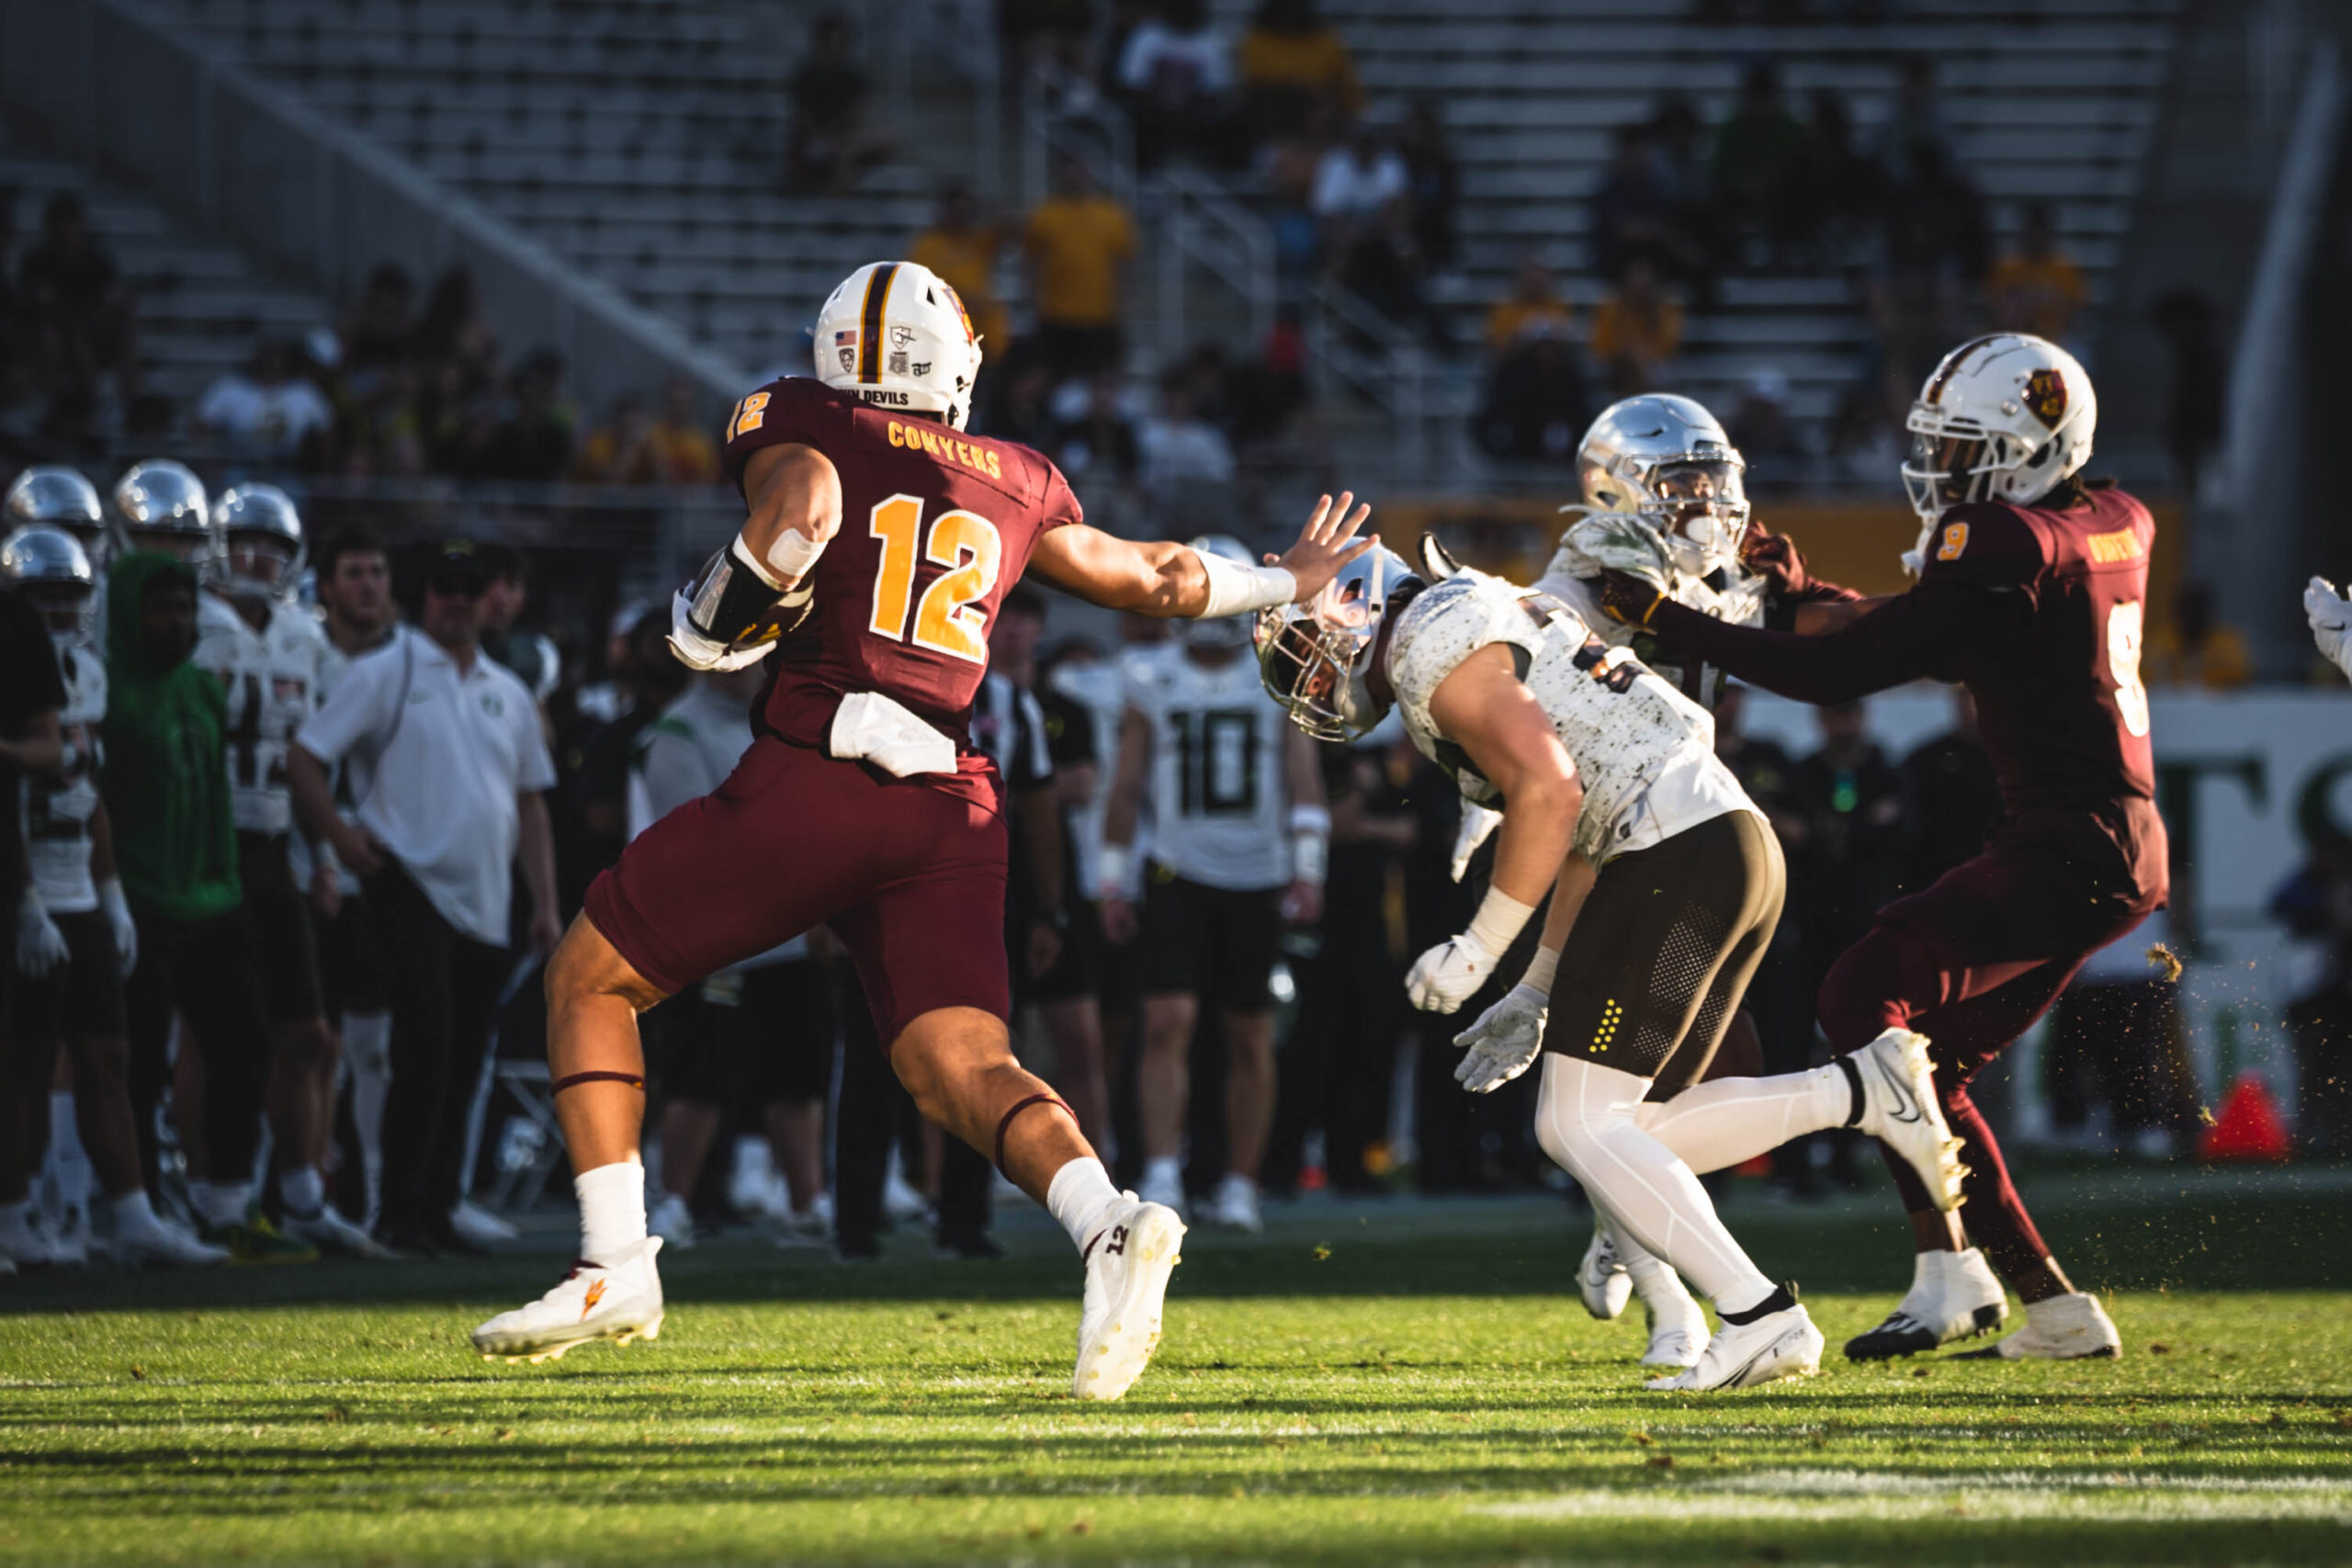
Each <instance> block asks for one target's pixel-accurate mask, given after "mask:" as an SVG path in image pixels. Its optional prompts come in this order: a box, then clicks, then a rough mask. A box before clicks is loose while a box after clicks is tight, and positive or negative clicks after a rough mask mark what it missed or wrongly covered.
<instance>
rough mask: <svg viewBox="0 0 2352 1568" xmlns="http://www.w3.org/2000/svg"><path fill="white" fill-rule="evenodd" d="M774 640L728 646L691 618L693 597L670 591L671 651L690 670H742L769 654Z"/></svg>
mask: <svg viewBox="0 0 2352 1568" xmlns="http://www.w3.org/2000/svg"><path fill="white" fill-rule="evenodd" d="M774 647H775V644H774V643H772V642H763V643H761V644H760V645H759V646H758V647H756V648H729V646H728V645H727V644H725V643H723V642H721V641H719V640H718V638H717V637H711V636H709V635H708V634H707V633H705V632H703V631H701V630H700V629H699V628H697V627H696V626H695V622H694V601H693V600H691V599H689V598H687V597H686V596H685V594H684V592H676V593H673V594H671V595H670V651H671V652H673V653H674V654H676V655H677V656H678V662H679V663H681V664H683V665H684V666H685V667H686V668H687V669H689V670H744V669H748V668H750V667H751V666H752V665H754V664H757V663H758V662H759V661H760V660H763V659H765V658H766V657H767V656H768V650H769V649H772V648H774Z"/></svg>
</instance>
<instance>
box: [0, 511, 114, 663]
mask: <svg viewBox="0 0 2352 1568" xmlns="http://www.w3.org/2000/svg"><path fill="white" fill-rule="evenodd" d="M0 583H6V585H7V586H9V587H10V588H13V589H15V590H16V591H17V592H19V593H22V594H23V595H24V596H25V598H26V599H27V600H28V601H29V602H30V603H31V604H32V605H33V607H34V608H35V609H37V610H39V611H40V616H41V619H42V620H43V621H45V622H47V623H48V625H49V635H50V637H51V639H52V640H54V641H58V642H75V641H79V640H81V639H83V638H85V637H88V636H89V635H90V630H91V627H92V626H94V625H95V624H96V618H97V601H98V574H97V571H96V569H94V568H93V567H92V566H91V565H90V556H89V552H88V551H86V550H85V549H84V548H83V547H82V542H81V541H80V540H79V539H76V538H75V537H74V536H73V535H71V534H69V533H67V532H66V531H65V529H64V528H63V527H62V526H60V525H57V524H55V523H28V524H25V525H23V526H21V527H19V528H16V529H13V530H11V531H10V532H9V534H8V536H7V537H6V538H5V539H0Z"/></svg>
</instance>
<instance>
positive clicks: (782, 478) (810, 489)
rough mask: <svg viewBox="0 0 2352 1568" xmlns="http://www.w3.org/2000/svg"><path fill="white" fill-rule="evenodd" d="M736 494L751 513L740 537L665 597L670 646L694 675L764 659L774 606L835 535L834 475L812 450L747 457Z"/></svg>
mask: <svg viewBox="0 0 2352 1568" xmlns="http://www.w3.org/2000/svg"><path fill="white" fill-rule="evenodd" d="M743 493H744V495H745V496H746V497H747V498H749V500H750V502H751V515H750V516H749V517H747V518H745V519H744V520H743V530H742V532H741V533H740V534H738V535H736V536H735V537H734V538H733V539H732V540H731V541H729V544H728V546H727V547H726V548H725V549H723V550H720V551H719V552H718V554H717V555H715V556H713V557H711V558H710V559H709V560H707V561H706V562H705V563H704V564H703V569H702V571H701V573H700V575H698V576H697V577H696V578H695V581H693V583H692V584H690V585H689V586H688V587H687V588H686V590H685V591H684V592H682V593H678V594H676V595H674V596H673V598H672V600H671V604H670V647H671V648H672V649H673V650H675V652H676V653H677V655H678V657H679V659H680V660H684V662H685V663H686V664H688V665H689V666H691V667H693V668H694V669H696V670H741V669H742V668H743V667H744V666H746V665H749V664H754V663H757V662H758V661H759V660H762V659H763V658H765V657H766V656H767V651H768V649H769V648H770V647H772V646H774V644H775V639H776V637H778V636H779V635H780V628H779V626H778V623H777V621H776V617H775V609H776V607H777V606H778V605H779V604H788V603H789V602H790V601H791V600H792V599H793V598H794V597H795V596H796V594H801V593H802V592H803V590H802V582H803V580H805V579H806V578H807V577H808V575H809V572H810V571H811V570H815V568H816V565H817V558H818V557H820V556H821V555H823V554H824V553H825V547H826V546H827V545H829V544H831V542H832V538H833V536H834V535H836V534H838V533H840V532H841V526H842V479H841V475H840V473H839V472H837V471H836V470H835V469H834V468H833V464H832V459H831V458H830V457H826V456H825V455H824V454H823V453H822V452H820V451H818V450H817V449H816V448H815V447H813V446H800V445H798V444H797V443H789V442H787V443H785V444H783V445H780V446H763V447H762V448H761V449H760V450H758V451H757V452H754V453H752V460H751V462H750V463H749V464H748V465H747V466H746V467H745V468H744V469H743Z"/></svg>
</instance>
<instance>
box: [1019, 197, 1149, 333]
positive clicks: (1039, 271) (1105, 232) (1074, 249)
mask: <svg viewBox="0 0 2352 1568" xmlns="http://www.w3.org/2000/svg"><path fill="white" fill-rule="evenodd" d="M1023 250H1024V251H1025V253H1026V254H1027V258H1028V264H1029V298H1030V299H1032V300H1033V301H1035V305H1036V310H1037V346H1038V350H1039V352H1040V353H1042V354H1043V355H1045V358H1046V364H1048V365H1050V366H1051V367H1053V370H1054V374H1055V375H1056V376H1057V377H1069V376H1091V375H1092V374H1094V373H1095V372H1096V371H1098V370H1114V369H1117V368H1118V367H1120V366H1121V365H1122V364H1123V363H1124V362H1125V357H1126V354H1125V334H1124V333H1123V330H1122V322H1123V319H1124V317H1125V312H1126V289H1127V267H1128V264H1129V263H1130V262H1131V261H1132V260H1133V259H1134V257H1135V254H1136V226H1135V220H1134V219H1132V218H1130V217H1129V216H1128V215H1127V209H1125V208H1124V207H1122V206H1120V205H1119V203H1118V202H1117V201H1116V200H1115V199H1114V198H1113V197H1110V196H1108V195H1106V194H1104V193H1103V192H1102V191H1100V190H1098V189H1096V188H1095V186H1094V182H1093V179H1092V177H1091V175H1089V174H1088V173H1087V171H1086V165H1085V164H1081V163H1080V162H1079V161H1078V160H1077V159H1076V158H1064V159H1062V160H1061V161H1060V162H1059V163H1058V164H1056V165H1055V166H1054V189H1053V194H1052V195H1051V196H1048V197H1046V199H1045V200H1044V201H1042V202H1039V203H1038V204H1037V206H1036V207H1035V209H1032V210H1031V212H1030V214H1029V220H1028V223H1027V224H1026V226H1025V227H1024V229H1023Z"/></svg>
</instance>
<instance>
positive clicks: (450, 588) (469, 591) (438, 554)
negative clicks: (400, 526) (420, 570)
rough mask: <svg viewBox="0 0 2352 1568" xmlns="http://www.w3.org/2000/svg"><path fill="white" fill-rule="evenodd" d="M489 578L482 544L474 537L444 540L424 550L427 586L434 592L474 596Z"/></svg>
mask: <svg viewBox="0 0 2352 1568" xmlns="http://www.w3.org/2000/svg"><path fill="white" fill-rule="evenodd" d="M489 581H490V570H489V567H488V565H487V563H485V562H484V561H483V559H482V558H481V546H480V545H478V544H476V543H475V542H474V541H473V540H471V539H444V540H442V541H441V542H440V543H438V544H435V545H429V546H427V547H425V552H424V586H425V587H426V588H428V589H430V590H431V591H432V592H435V593H449V594H465V595H469V596H470V595H473V594H478V593H480V592H481V591H482V589H483V588H484V587H485V586H486V585H487V584H488V583H489Z"/></svg>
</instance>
